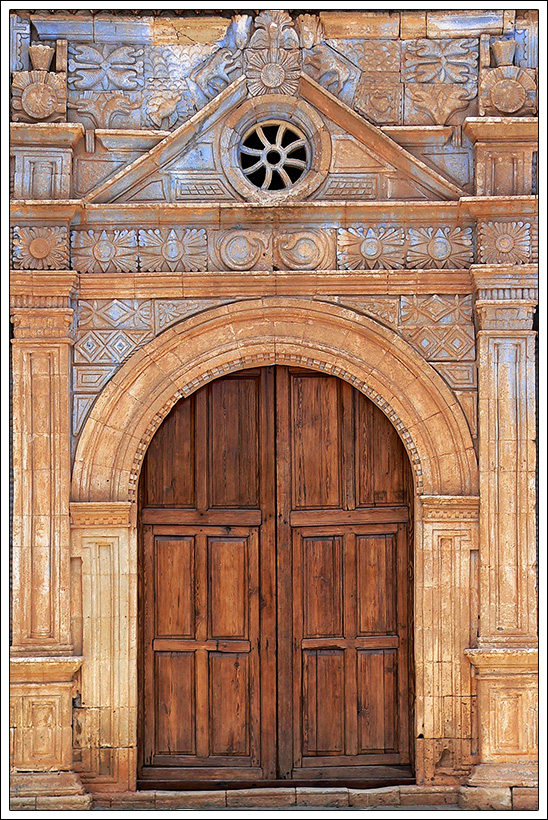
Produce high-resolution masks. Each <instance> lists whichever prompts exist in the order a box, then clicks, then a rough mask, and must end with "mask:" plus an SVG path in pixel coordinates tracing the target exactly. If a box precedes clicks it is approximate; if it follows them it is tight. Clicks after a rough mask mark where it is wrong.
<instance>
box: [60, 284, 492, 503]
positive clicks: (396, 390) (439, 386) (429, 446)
mask: <svg viewBox="0 0 548 820" xmlns="http://www.w3.org/2000/svg"><path fill="white" fill-rule="evenodd" d="M292 363H294V364H301V365H304V366H307V367H310V368H312V369H316V370H325V371H326V372H329V373H332V374H333V375H336V376H339V377H340V378H342V379H345V380H346V381H348V382H350V383H351V384H352V385H353V386H354V387H356V388H358V389H359V390H362V392H364V393H365V394H366V395H367V396H368V397H369V398H371V399H372V400H373V401H374V402H375V403H376V404H377V405H378V406H379V407H380V408H381V409H382V410H383V412H384V413H385V414H386V415H387V416H388V417H389V418H390V419H391V420H392V423H393V424H394V426H395V427H396V429H397V430H398V432H399V433H400V436H401V438H402V440H403V442H404V444H405V446H406V448H407V451H408V454H409V456H410V460H411V463H412V465H413V470H414V478H415V489H416V492H417V493H419V494H425V495H430V496H433V495H443V496H456V495H465V496H466V495H475V494H476V493H477V491H478V476H477V461H476V455H475V451H474V446H473V443H472V439H471V436H470V432H469V429H468V425H467V422H466V419H465V417H464V414H463V412H462V409H461V407H460V405H459V404H458V401H457V399H456V398H455V396H454V395H453V393H452V392H451V391H450V389H449V388H448V386H447V385H446V384H445V382H444V381H443V379H442V378H441V377H440V376H439V374H438V373H437V372H436V371H435V370H434V368H432V367H431V366H430V365H429V364H428V363H427V362H425V360H424V359H423V358H422V357H421V356H420V355H419V354H418V353H417V352H416V351H414V350H413V349H412V348H411V347H410V346H409V345H408V344H407V343H406V342H404V341H403V340H402V339H401V338H400V337H399V336H398V335H397V334H396V333H395V332H394V331H392V330H389V329H388V328H386V327H384V326H383V325H381V324H379V323H378V322H376V321H375V320H373V319H371V318H369V317H366V316H363V315H362V314H359V313H357V312H355V311H353V310H350V309H348V308H343V307H340V306H339V305H334V304H331V303H326V302H321V301H312V300H308V299H298V298H293V299H292V298H282V297H271V298H264V299H253V300H249V301H248V300H246V301H242V302H237V303H234V304H230V305H223V306H221V307H217V308H214V309H211V310H207V311H204V312H202V313H199V314H197V315H194V316H192V317H190V318H189V319H186V320H184V321H182V322H180V323H179V324H177V325H175V326H173V327H172V328H170V329H169V330H167V331H165V332H164V333H162V334H161V335H160V336H158V337H157V338H156V339H154V340H153V341H151V342H150V343H149V344H148V345H146V346H145V347H143V348H142V349H141V350H139V351H138V352H137V353H135V354H134V355H133V356H132V357H131V358H130V359H129V360H128V361H127V362H126V363H125V365H124V366H123V367H122V368H121V369H120V370H119V372H118V373H117V374H116V375H115V376H114V377H113V378H112V380H111V381H110V382H109V384H108V385H107V386H106V387H105V389H104V390H103V392H102V393H101V395H100V396H99V398H98V400H97V402H96V403H95V405H94V407H93V408H92V411H91V413H90V416H89V418H88V420H87V422H86V424H85V426H84V429H83V431H82V435H81V437H80V441H79V444H78V449H77V452H76V459H75V464H74V471H73V482H72V497H73V500H74V501H93V502H101V501H109V502H112V501H131V500H133V499H134V497H135V489H136V484H137V481H138V476H139V470H140V466H141V463H142V458H143V456H144V453H145V451H146V448H147V446H148V444H149V442H150V439H151V438H152V436H153V434H154V432H155V431H156V429H157V427H158V426H159V425H160V423H161V422H162V421H163V419H164V418H165V416H166V415H167V413H168V412H169V410H170V409H171V407H172V406H173V405H174V404H175V402H176V401H177V400H178V399H179V398H181V397H182V396H187V395H189V394H190V393H192V392H193V391H194V390H196V389H197V388H198V387H199V386H201V385H202V384H205V383H206V382H207V381H210V380H212V379H215V378H217V377H219V376H222V375H224V374H226V373H228V372H230V371H233V370H240V369H243V368H246V367H254V366H258V365H265V364H292Z"/></svg>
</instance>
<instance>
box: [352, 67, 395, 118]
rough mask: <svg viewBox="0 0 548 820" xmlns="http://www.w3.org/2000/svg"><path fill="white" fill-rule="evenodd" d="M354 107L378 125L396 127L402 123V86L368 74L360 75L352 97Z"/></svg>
mask: <svg viewBox="0 0 548 820" xmlns="http://www.w3.org/2000/svg"><path fill="white" fill-rule="evenodd" d="M354 105H355V107H356V108H357V109H358V111H361V113H362V114H365V116H366V117H367V118H368V119H370V120H371V121H372V122H374V123H376V124H378V125H388V124H390V125H398V124H400V123H401V122H402V121H403V85H402V84H401V83H399V82H393V81H390V80H385V79H383V77H381V78H378V77H375V76H374V75H373V76H372V75H370V74H362V75H361V77H360V81H359V83H358V86H357V88H356V93H355V95H354Z"/></svg>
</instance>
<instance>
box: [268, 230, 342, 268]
mask: <svg viewBox="0 0 548 820" xmlns="http://www.w3.org/2000/svg"><path fill="white" fill-rule="evenodd" d="M274 265H275V267H277V268H279V269H281V270H329V269H334V268H335V266H336V265H335V232H334V231H326V230H317V229H315V230H306V231H305V230H302V231H291V232H287V233H276V234H274Z"/></svg>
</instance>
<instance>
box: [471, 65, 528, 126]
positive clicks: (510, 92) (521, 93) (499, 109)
mask: <svg viewBox="0 0 548 820" xmlns="http://www.w3.org/2000/svg"><path fill="white" fill-rule="evenodd" d="M479 101H480V115H484V114H487V115H495V116H499V115H500V114H504V115H513V116H527V115H531V114H534V113H535V112H536V110H537V84H536V81H535V72H534V70H532V69H525V68H518V67H517V66H512V65H509V66H499V67H498V68H493V69H490V70H486V71H484V72H483V75H482V79H481V83H480V89H479Z"/></svg>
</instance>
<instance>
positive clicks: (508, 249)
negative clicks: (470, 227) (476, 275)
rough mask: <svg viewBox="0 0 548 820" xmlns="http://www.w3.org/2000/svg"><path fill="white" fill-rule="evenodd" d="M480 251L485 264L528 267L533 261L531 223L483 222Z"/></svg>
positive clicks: (480, 231) (479, 241)
mask: <svg viewBox="0 0 548 820" xmlns="http://www.w3.org/2000/svg"><path fill="white" fill-rule="evenodd" d="M478 250H479V258H480V261H481V262H482V263H483V264H487V265H490V264H495V265H526V264H527V263H528V262H530V260H531V223H530V222H521V221H520V222H482V223H481V224H480V225H479V228H478Z"/></svg>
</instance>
